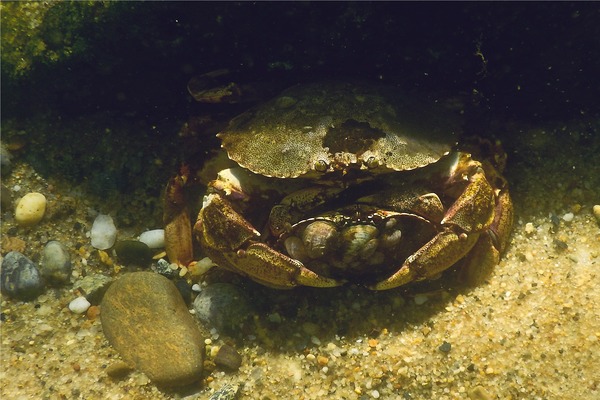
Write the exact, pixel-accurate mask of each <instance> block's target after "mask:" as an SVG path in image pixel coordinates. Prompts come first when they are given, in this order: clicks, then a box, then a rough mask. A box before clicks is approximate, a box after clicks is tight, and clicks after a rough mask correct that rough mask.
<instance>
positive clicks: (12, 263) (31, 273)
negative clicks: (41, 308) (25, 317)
mask: <svg viewBox="0 0 600 400" xmlns="http://www.w3.org/2000/svg"><path fill="white" fill-rule="evenodd" d="M0 289H1V290H2V293H3V294H6V295H8V296H10V297H14V298H15V299H18V300H33V299H35V298H36V297H37V296H39V295H40V294H41V293H42V291H43V290H44V282H43V279H42V275H41V274H40V271H39V270H38V269H37V267H36V266H35V264H34V263H33V261H31V260H30V259H29V258H27V257H25V256H24V255H23V254H21V253H19V252H16V251H11V252H10V253H8V254H7V255H6V256H4V259H3V260H2V271H1V272H0Z"/></svg>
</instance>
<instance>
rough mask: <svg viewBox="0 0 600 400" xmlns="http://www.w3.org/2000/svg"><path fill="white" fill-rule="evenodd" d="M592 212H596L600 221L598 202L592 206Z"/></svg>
mask: <svg viewBox="0 0 600 400" xmlns="http://www.w3.org/2000/svg"><path fill="white" fill-rule="evenodd" d="M592 212H593V213H594V217H595V218H596V221H598V222H600V204H596V205H595V206H594V207H593V208H592Z"/></svg>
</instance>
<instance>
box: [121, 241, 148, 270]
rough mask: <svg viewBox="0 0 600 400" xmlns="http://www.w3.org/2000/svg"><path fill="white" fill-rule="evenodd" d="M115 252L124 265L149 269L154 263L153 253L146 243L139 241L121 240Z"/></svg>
mask: <svg viewBox="0 0 600 400" xmlns="http://www.w3.org/2000/svg"><path fill="white" fill-rule="evenodd" d="M115 252H116V253H117V258H118V259H119V261H120V262H121V263H122V264H124V265H136V266H139V267H147V266H148V265H150V263H151V262H152V251H151V250H150V248H149V247H148V245H147V244H146V243H143V242H140V241H138V240H119V241H118V242H117V244H116V245H115Z"/></svg>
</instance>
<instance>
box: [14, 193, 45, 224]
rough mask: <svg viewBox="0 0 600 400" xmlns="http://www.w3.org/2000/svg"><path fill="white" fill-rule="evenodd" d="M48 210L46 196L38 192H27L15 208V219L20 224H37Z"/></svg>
mask: <svg viewBox="0 0 600 400" xmlns="http://www.w3.org/2000/svg"><path fill="white" fill-rule="evenodd" d="M45 212H46V197H45V196H44V195H43V194H41V193H37V192H32V193H27V194H26V195H25V196H23V197H22V198H21V200H19V202H18V203H17V207H16V208H15V219H16V220H17V223H18V224H19V225H23V226H31V225H35V224H37V223H38V222H40V220H41V219H42V217H43V216H44V213H45Z"/></svg>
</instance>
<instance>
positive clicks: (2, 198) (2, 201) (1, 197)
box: [0, 171, 13, 210]
mask: <svg viewBox="0 0 600 400" xmlns="http://www.w3.org/2000/svg"><path fill="white" fill-rule="evenodd" d="M2 172H5V171H2ZM1 187H2V192H1V193H0V210H8V209H12V203H13V199H12V192H11V191H10V189H9V188H7V187H6V186H4V185H2V186H1Z"/></svg>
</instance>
